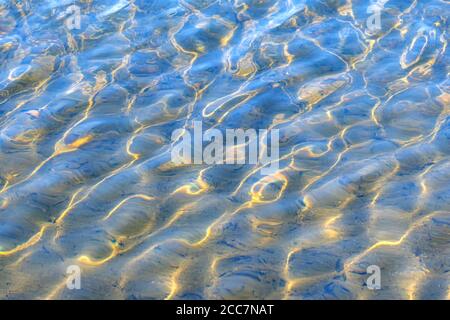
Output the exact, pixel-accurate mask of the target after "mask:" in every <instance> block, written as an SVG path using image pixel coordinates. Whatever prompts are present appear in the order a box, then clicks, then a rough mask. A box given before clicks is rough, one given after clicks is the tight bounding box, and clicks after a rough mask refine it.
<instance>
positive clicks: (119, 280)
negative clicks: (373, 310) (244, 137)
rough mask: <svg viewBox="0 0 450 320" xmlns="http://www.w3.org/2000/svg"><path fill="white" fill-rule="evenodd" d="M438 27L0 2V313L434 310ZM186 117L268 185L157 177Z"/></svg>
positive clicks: (279, 11)
mask: <svg viewBox="0 0 450 320" xmlns="http://www.w3.org/2000/svg"><path fill="white" fill-rule="evenodd" d="M374 6H375V7H374ZM369 7H370V8H369ZM377 8H378V9H377ZM449 14H450V4H449V2H448V1H439V0H430V1H425V0H416V1H414V0H397V1H395V0H391V1H381V0H380V1H378V2H377V3H375V2H372V3H370V2H369V1H362V0H358V1H357V0H322V1H318V0H299V1H297V0H289V1H284V0H278V1H275V0H273V1H272V0H267V1H266V0H263V1H253V0H236V1H226V0H216V1H213V0H211V1H209V0H184V1H182V0H180V1H178V0H177V1H175V0H165V1H146V0H135V1H126V0H116V1H114V0H101V1H96V0H94V1H89V0H84V1H68V0H67V1H61V0H59V1H51V0H47V1H29V0H20V1H19V0H18V1H13V0H0V61H1V68H0V75H1V77H0V297H1V298H3V299H19V298H41V299H45V298H48V299H73V298H78V299H80V298H81V299H84V298H86V299H93V298H99V299H207V298H210V299H233V298H234V299H241V298H242V299H250V298H253V299H269V298H274V299H375V298H385V299H430V298H435V299H448V298H450V278H449V273H450V188H449V183H450V158H449V154H450V143H449V142H450V116H449V114H450V113H449V110H450V109H449V107H450V80H449V77H448V74H449V71H450V69H449V53H448V32H449V24H448V17H449ZM194 121H201V122H202V123H203V126H204V127H205V128H217V129H220V130H225V129H227V128H242V129H255V130H259V129H277V130H279V133H280V146H279V152H280V161H279V167H278V170H277V171H276V172H273V173H272V174H270V175H262V174H261V166H260V165H258V164H240V165H221V164H209V165H208V164H205V163H203V164H191V165H186V164H175V163H174V162H172V161H171V147H172V145H173V141H172V133H173V132H174V131H175V130H177V129H189V128H192V126H193V123H194ZM71 266H72V267H73V266H78V267H79V270H80V271H81V287H80V288H79V289H77V288H75V289H74V288H72V287H71V286H67V280H68V277H69V276H70V274H67V270H73V268H72V269H70V268H71ZM373 266H375V267H378V268H379V270H380V277H381V287H380V288H379V289H378V288H375V289H374V288H370V285H368V283H369V282H368V278H369V277H370V275H371V274H370V272H369V271H370V270H373ZM68 268H69V269H68ZM369 284H370V283H369Z"/></svg>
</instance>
